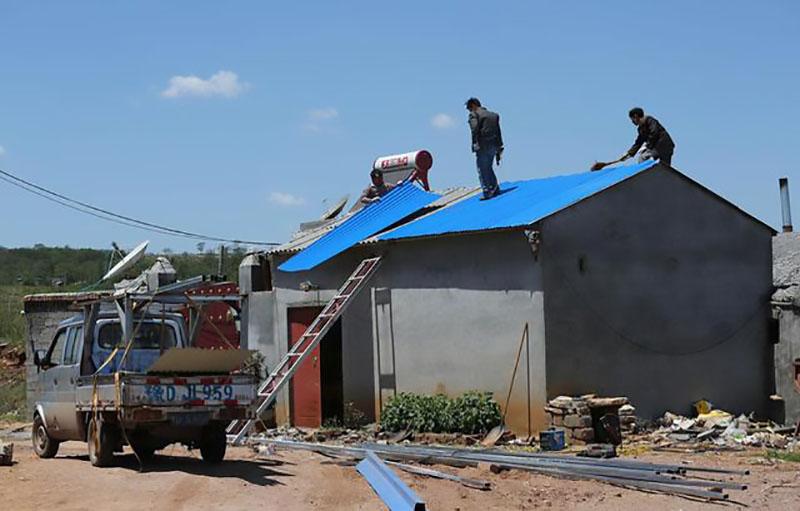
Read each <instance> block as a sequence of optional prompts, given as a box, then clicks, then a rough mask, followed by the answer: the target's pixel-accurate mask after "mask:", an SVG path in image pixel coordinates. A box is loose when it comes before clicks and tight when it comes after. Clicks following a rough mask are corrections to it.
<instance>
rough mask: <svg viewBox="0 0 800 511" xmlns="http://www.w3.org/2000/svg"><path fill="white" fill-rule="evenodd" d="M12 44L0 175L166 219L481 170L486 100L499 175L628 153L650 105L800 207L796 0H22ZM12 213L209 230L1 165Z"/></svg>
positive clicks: (35, 223) (747, 177)
mask: <svg viewBox="0 0 800 511" xmlns="http://www.w3.org/2000/svg"><path fill="white" fill-rule="evenodd" d="M0 40H2V41H3V44H2V45H0V70H1V71H0V147H2V150H0V153H2V155H0V168H2V169H4V170H7V171H10V172H13V173H16V174H18V175H20V176H22V177H24V178H27V179H30V180H32V181H34V182H36V183H39V184H41V185H44V186H47V187H50V188H53V189H55V190H57V191H60V192H62V193H64V194H66V195H70V196H73V197H75V198H78V199H82V200H85V201H87V202H91V203H94V204H96V205H98V206H101V207H107V208H109V209H113V210H116V211H118V212H121V213H124V214H128V215H130V216H135V217H139V218H142V219H145V220H149V221H152V222H155V223H163V224H166V225H170V226H173V227H178V228H183V229H187V230H193V231H198V232H203V233H207V234H212V235H217V236H224V237H235V238H239V239H259V240H274V241H283V240H285V239H287V238H288V236H289V235H290V234H291V232H292V231H293V230H294V229H295V228H296V226H297V224H298V223H299V222H300V221H304V220H310V219H313V218H315V217H316V216H318V215H319V214H320V213H322V211H323V210H324V209H325V206H324V203H323V201H325V200H327V201H329V202H331V201H334V200H336V199H337V198H339V197H340V196H342V195H345V194H348V193H349V194H350V195H351V198H354V197H355V196H357V194H358V193H359V192H360V190H361V189H362V188H363V187H364V186H365V185H366V183H367V181H368V177H367V174H368V172H369V168H370V164H371V162H372V160H373V159H374V158H375V157H376V156H379V155H383V154H391V153H397V152H404V151H407V150H412V149H417V148H426V149H429V150H430V151H431V152H432V153H433V155H434V167H433V169H432V171H431V172H432V173H431V182H432V184H433V185H434V186H435V187H448V186H455V185H475V184H477V176H476V173H475V171H474V161H473V158H472V155H471V153H470V152H469V141H468V132H467V127H466V116H465V111H464V109H463V102H464V100H465V99H466V98H467V97H469V96H471V95H475V96H478V97H480V98H481V99H482V100H483V102H484V104H486V105H487V106H489V107H490V108H491V109H494V110H497V111H498V112H500V113H501V115H502V124H503V132H504V138H505V141H506V146H507V151H506V160H505V162H504V164H503V166H502V167H501V168H500V169H499V171H498V176H499V178H500V179H501V180H512V179H524V178H532V177H541V176H548V175H552V174H560V173H570V172H576V171H581V170H585V169H587V168H588V166H589V165H590V164H591V163H592V162H593V161H595V160H596V159H599V160H609V159H613V158H615V157H617V156H618V155H619V154H620V153H621V152H622V151H623V150H625V149H626V148H627V147H628V146H629V145H630V144H631V142H632V141H633V139H634V137H635V132H634V128H633V126H631V124H630V122H629V121H628V119H627V116H626V114H627V111H628V109H629V108H630V107H632V106H635V105H641V106H642V107H644V108H645V110H647V111H649V112H651V113H652V114H653V115H654V116H656V117H657V118H659V119H660V120H661V121H662V123H663V124H664V125H665V126H666V127H667V129H668V130H669V131H670V132H671V134H672V135H673V138H674V139H675V141H676V143H677V149H676V153H675V157H674V160H673V164H674V166H675V167H677V168H678V169H680V170H682V171H684V172H686V173H687V174H688V175H690V176H691V177H693V178H695V179H697V180H699V181H700V182H702V183H703V184H705V185H707V186H709V187H710V188H712V189H713V190H715V191H717V192H718V193H720V194H722V195H723V196H725V197H726V198H728V199H730V200H732V201H733V202H735V203H736V204H737V205H739V206H741V207H743V208H744V209H746V210H747V211H749V212H751V213H753V214H755V215H756V216H758V217H759V218H761V219H763V220H765V221H767V222H768V223H770V224H771V225H773V226H777V227H779V224H780V217H779V215H780V209H779V204H778V185H777V178H778V177H780V176H784V175H786V176H789V177H790V182H792V185H793V191H795V197H796V199H795V202H796V204H797V206H796V207H795V209H796V215H795V216H797V217H798V220H800V216H798V215H800V172H799V171H798V168H799V167H800V157H798V143H797V137H798V135H800V129H798V126H797V122H798V121H797V119H798V117H800V101H798V100H800V97H799V96H800V65H799V63H800V3H799V2H796V1H788V0H787V1H774V2H744V1H704V2H697V1H672V2H658V3H656V2H641V1H639V2H633V1H631V2H623V1H615V2H589V1H587V2H572V1H563V2H533V1H526V2H493V3H486V2H466V1H458V2H455V1H453V2H447V1H437V2H431V1H427V2H416V1H404V2H392V3H384V2H375V1H371V2H366V1H365V2H281V3H268V2H224V3H223V2H188V1H186V2H177V1H172V2H144V1H142V2H109V1H103V2H36V3H34V2H10V1H6V2H3V3H2V4H0ZM0 219H2V220H0V245H3V246H7V247H11V246H29V245H33V244H34V243H45V244H49V245H70V246H73V247H78V246H92V247H108V246H109V244H110V242H111V241H112V240H115V241H117V242H119V243H120V244H122V245H123V246H132V245H133V244H135V243H136V242H137V241H139V240H142V239H147V238H149V239H151V240H152V242H153V243H152V245H151V249H155V250H160V249H163V248H165V247H169V248H172V249H173V250H192V249H193V248H194V246H195V242H194V241H190V240H184V239H175V238H168V237H164V236H161V235H156V234H152V233H145V232H141V231H137V230H135V229H130V228H127V227H120V226H117V225H114V224H109V223H105V222H102V221H100V220H96V219H94V218H92V217H88V216H84V215H81V214H80V213H76V212H72V211H70V210H66V209H63V208H62V207H60V206H57V205H55V204H52V203H49V202H46V201H43V200H42V199H39V198H37V197H35V196H32V195H29V194H27V193H26V192H23V191H20V190H18V189H16V188H13V187H11V186H10V185H7V184H6V183H3V182H0Z"/></svg>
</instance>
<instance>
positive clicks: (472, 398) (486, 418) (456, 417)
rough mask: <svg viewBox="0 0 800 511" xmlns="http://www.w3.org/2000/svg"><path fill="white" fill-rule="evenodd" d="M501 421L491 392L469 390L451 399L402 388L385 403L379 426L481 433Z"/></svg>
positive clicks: (399, 428) (398, 428)
mask: <svg viewBox="0 0 800 511" xmlns="http://www.w3.org/2000/svg"><path fill="white" fill-rule="evenodd" d="M498 424H500V406H499V405H498V404H497V402H496V401H495V400H494V399H493V398H492V394H491V393H490V392H478V391H470V392H466V393H464V394H462V395H461V396H459V397H457V398H455V399H450V398H448V397H447V396H445V395H442V394H436V395H433V396H430V395H424V394H412V393H408V392H401V393H400V394H398V395H396V396H394V397H393V398H391V399H390V400H389V402H388V403H386V406H384V408H383V412H382V413H381V426H382V427H383V429H385V430H387V431H403V430H410V431H414V432H417V433H423V432H424V433H464V434H470V435H472V434H483V433H486V432H487V431H489V430H490V429H492V428H493V427H495V426H497V425H498Z"/></svg>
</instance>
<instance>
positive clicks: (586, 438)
mask: <svg viewBox="0 0 800 511" xmlns="http://www.w3.org/2000/svg"><path fill="white" fill-rule="evenodd" d="M622 407H627V408H626V409H625V414H623V415H620V413H619V412H620V410H621V409H622ZM544 411H545V412H546V413H547V416H548V420H549V423H550V425H551V426H553V427H557V428H563V429H564V431H565V434H566V436H567V439H569V440H571V441H579V442H586V443H591V442H594V441H595V440H598V439H597V438H596V433H595V426H597V424H595V422H596V421H598V422H601V421H602V418H603V417H606V416H609V415H610V416H613V417H615V418H617V417H618V420H619V424H620V426H622V424H623V418H624V424H625V427H624V428H622V427H621V428H620V429H623V430H625V428H628V430H630V428H631V427H633V426H634V425H635V424H636V416H635V413H636V409H635V408H634V407H632V406H630V404H629V402H628V398H626V397H597V396H595V395H594V394H585V395H583V396H578V397H571V396H558V397H557V398H555V399H551V400H550V401H549V402H548V403H547V406H545V407H544ZM600 425H601V426H603V427H605V425H604V424H602V423H601V424H600Z"/></svg>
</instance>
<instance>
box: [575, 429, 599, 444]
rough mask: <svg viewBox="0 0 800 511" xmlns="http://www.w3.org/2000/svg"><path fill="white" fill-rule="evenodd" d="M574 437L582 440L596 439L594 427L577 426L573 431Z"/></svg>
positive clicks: (590, 440)
mask: <svg viewBox="0 0 800 511" xmlns="http://www.w3.org/2000/svg"><path fill="white" fill-rule="evenodd" d="M571 434H572V438H574V439H575V440H580V441H582V442H593V441H594V429H592V428H576V429H573V430H572V431H571Z"/></svg>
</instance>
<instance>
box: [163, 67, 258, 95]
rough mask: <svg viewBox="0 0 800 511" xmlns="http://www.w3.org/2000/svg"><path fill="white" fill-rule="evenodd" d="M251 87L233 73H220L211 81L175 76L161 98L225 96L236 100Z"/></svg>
mask: <svg viewBox="0 0 800 511" xmlns="http://www.w3.org/2000/svg"><path fill="white" fill-rule="evenodd" d="M248 87H249V84H248V83H245V82H240V81H239V76H238V75H237V74H236V73H234V72H233V71H218V72H217V73H216V74H214V75H212V76H211V77H210V78H209V79H207V80H204V79H203V78H200V77H199V76H194V75H191V76H173V77H172V78H170V79H169V86H168V87H167V88H166V89H164V90H163V91H161V97H164V98H170V99H172V98H181V97H200V98H210V97H212V96H223V97H226V98H235V97H236V96H238V95H239V94H241V93H243V92H244V91H245V90H246V89H247V88H248Z"/></svg>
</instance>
